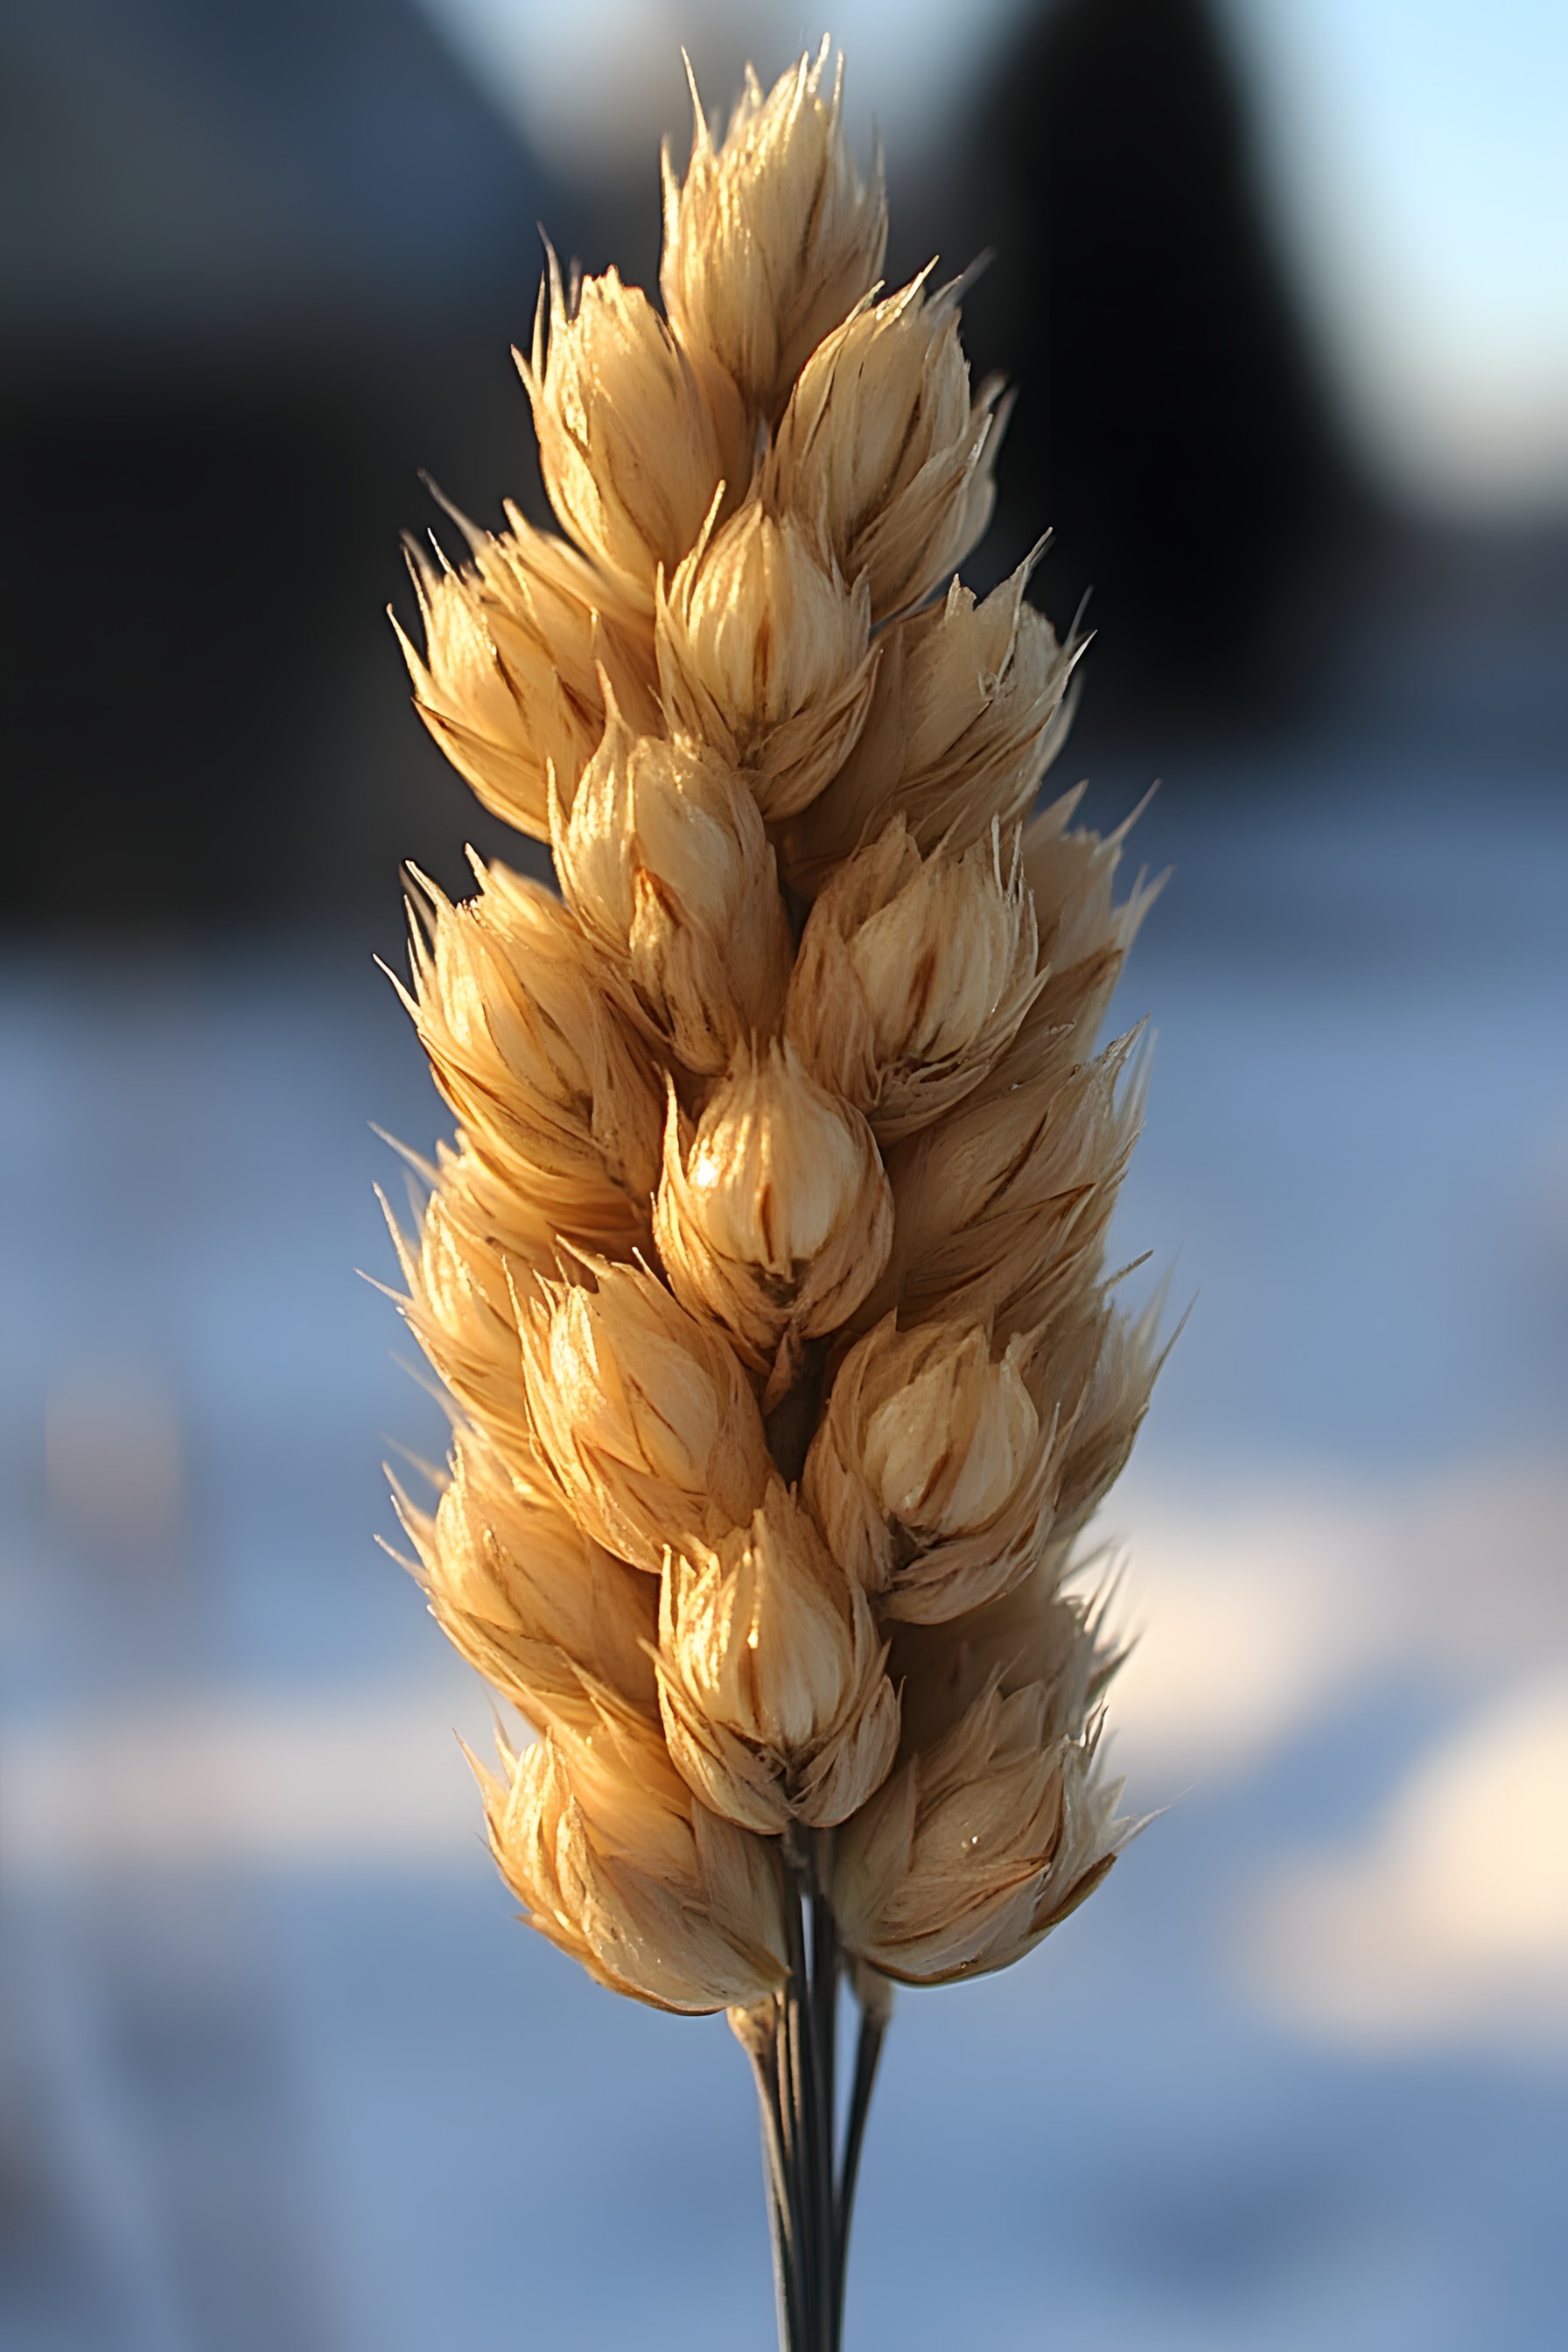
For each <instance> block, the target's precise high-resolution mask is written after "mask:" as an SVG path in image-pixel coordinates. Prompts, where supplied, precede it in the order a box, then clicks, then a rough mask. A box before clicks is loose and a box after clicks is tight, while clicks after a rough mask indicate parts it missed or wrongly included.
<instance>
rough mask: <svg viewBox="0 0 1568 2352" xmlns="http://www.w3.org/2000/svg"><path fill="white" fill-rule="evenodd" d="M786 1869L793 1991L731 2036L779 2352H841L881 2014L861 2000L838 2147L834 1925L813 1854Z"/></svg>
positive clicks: (840, 1960)
mask: <svg viewBox="0 0 1568 2352" xmlns="http://www.w3.org/2000/svg"><path fill="white" fill-rule="evenodd" d="M784 1864H785V1881H786V1888H787V1893H786V1903H785V1925H786V1936H787V1941H788V1948H789V1957H790V1979H789V1983H788V1985H787V1986H786V1987H785V1989H784V1991H783V1992H781V1993H780V1994H778V1995H777V1996H776V1998H775V1999H774V2000H773V2003H772V2004H771V2006H770V2007H769V2008H768V2009H767V2010H766V2011H761V2012H751V2013H749V2014H748V2015H747V2016H746V2017H745V2018H743V2019H738V2020H737V2021H735V2031H736V2032H737V2034H738V2035H739V2036H740V2039H741V2041H742V2043H743V2045H744V2047H745V2049H746V2051H747V2054H748V2055H749V2056H750V2058H751V2060H752V2071H753V2073H754V2074H755V2076H756V2083H757V2095H758V2100H759V2103H760V2105H761V2108H762V2116H763V2158H764V2164H765V2169H766V2173H767V2185H768V2207H769V2221H770V2224H771V2227H772V2231H773V2264H774V2281H775V2288H776V2296H777V2303H778V2321H779V2343H780V2346H781V2352H842V2346H843V2341H844V2305H845V2263H846V2259H847V2252H848V2244H849V2217H850V2210H851V2208H852V2206H853V2203H854V2199H855V2187H856V2182H857V2179H858V2174H859V2168H860V2152H861V2148H862V2146H863V2144H864V2141H865V2135H866V2116H867V2110H868V2106H869V2105H870V2099H871V2091H872V2087H873V2084H874V2083H875V2080H876V2074H877V2064H878V2060H879V2056H880V2053H881V2046H882V2039H883V2035H884V2032H885V2031H886V2026H887V2012H886V2011H885V2010H883V2009H881V2008H880V2007H877V2008H870V2007H868V2006H867V2005H866V2004H865V2003H864V2002H862V2005H861V2019H860V2031H859V2036H858V2043H857V2048H856V2056H855V2073H854V2079H853V2082H852V2084H851V2086H850V2094H849V2101H848V2106H847V2114H846V2117H845V2123H844V2129H843V2134H842V2145H840V2133H839V2130H838V2123H837V2115H838V2103H837V2045H838V2001H839V1997H840V1992H841V1988H842V1983H843V1979H844V1974H845V1959H844V1953H843V1948H842V1946H841V1945H840V1943H839V1940H838V1923H837V1920H836V1919H835V1917H834V1916H833V1909H832V1906H831V1904H830V1903H829V1902H828V1899H827V1896H826V1892H825V1889H824V1887H823V1885H822V1877H821V1874H820V1873H819V1871H818V1869H817V1866H816V1864H817V1855H816V1852H815V1851H813V1850H811V1849H810V1848H807V1847H805V1846H804V1845H801V1844H796V1843H794V1842H793V1841H792V1842H791V1843H790V1844H789V1845H787V1846H786V1849H785V1854H784ZM808 1907H809V1926H808V1919H807V1912H808Z"/></svg>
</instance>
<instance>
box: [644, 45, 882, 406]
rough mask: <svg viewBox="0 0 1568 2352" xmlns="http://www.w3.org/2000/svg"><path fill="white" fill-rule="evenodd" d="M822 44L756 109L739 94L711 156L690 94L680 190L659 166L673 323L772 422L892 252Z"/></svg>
mask: <svg viewBox="0 0 1568 2352" xmlns="http://www.w3.org/2000/svg"><path fill="white" fill-rule="evenodd" d="M829 55H830V52H829V47H828V44H827V43H826V41H824V43H823V45H822V47H821V49H820V50H819V51H818V53H817V55H816V58H809V57H803V58H801V60H800V63H799V64H798V65H797V66H796V67H795V69H794V71H793V72H791V73H787V74H785V75H784V77H783V79H781V80H779V81H778V82H776V83H775V84H774V85H773V89H771V90H770V91H769V92H768V93H767V95H766V96H765V97H764V96H763V90H762V87H761V85H760V83H759V82H758V80H757V78H756V75H755V73H754V72H752V70H751V69H750V68H748V69H747V73H746V88H745V93H744V95H743V97H742V100H741V102H740V104H739V106H738V107H737V108H736V109H735V112H734V115H733V117H732V119H731V123H730V129H729V131H728V134H727V135H726V137H725V139H724V140H723V142H722V143H721V145H720V146H719V147H717V148H715V146H714V144H713V142H712V138H711V136H710V131H709V129H708V124H707V122H706V121H705V120H704V118H703V113H702V109H701V106H700V103H699V101H698V100H697V94H696V90H695V88H693V90H692V103H693V108H694V111H695V114H696V127H695V130H694V132H693V136H692V142H691V160H690V162H689V164H688V166H687V171H686V178H685V181H684V182H683V183H682V182H679V181H678V180H677V178H676V176H675V173H674V170H673V168H672V166H671V163H670V160H669V152H668V148H667V149H666V151H665V157H664V260H663V263H662V266H661V268H660V272H659V283H660V285H661V287H662V289H663V292H664V301H665V308H666V310H668V313H669V318H670V323H671V324H672V326H673V327H674V329H675V331H676V334H677V335H678V336H679V340H680V341H681V343H682V345H683V346H684V347H685V349H686V350H687V351H688V352H689V353H690V354H691V356H692V358H693V359H694V360H695V361H696V362H698V364H699V365H700V366H702V365H704V364H705V363H706V366H707V367H708V368H712V367H717V368H720V369H722V370H723V371H724V373H726V374H727V375H728V376H729V378H730V380H731V383H734V384H735V385H736V386H737V387H738V388H739V390H740V392H741V394H742V397H743V399H744V400H745V401H746V402H747V403H748V404H750V405H751V406H752V408H753V409H755V410H757V411H758V412H759V413H760V414H761V415H763V417H764V418H765V419H767V420H769V421H771V420H772V418H773V415H774V414H775V413H776V411H777V409H778V408H779V406H780V405H781V404H782V403H783V401H784V398H785V396H786V394H787V393H788V391H789V387H790V385H791V384H792V383H794V381H795V376H796V374H797V373H799V371H800V369H801V367H802V366H803V365H804V364H805V361H806V359H807V358H808V357H809V356H810V354H811V352H813V351H815V349H816V345H817V344H818V343H819V342H820V341H821V340H822V338H823V336H824V335H826V333H828V331H830V330H831V329H832V328H834V327H836V326H837V324H838V323H839V321H840V320H842V319H844V318H847V316H848V313H849V312H850V311H851V310H853V309H854V307H855V305H856V303H857V302H858V301H859V299H860V298H861V296H862V295H864V294H865V293H867V292H868V290H869V289H870V288H871V286H872V285H874V283H875V282H876V279H877V278H878V275H879V272H880V269H881V267H882V251H883V247H884V246H885V244H886V242H887V234H888V221H887V206H886V203H885V201H884V198H883V192H882V173H881V165H880V159H879V162H878V167H877V170H876V172H875V173H874V174H873V176H872V179H871V181H870V184H868V185H866V184H862V182H861V179H860V176H859V174H858V172H857V171H856V168H855V163H854V160H853V158H852V157H851V155H850V152H849V145H848V142H847V139H846V137H845V133H844V121H843V78H844V68H843V61H842V59H841V58H834V59H833V60H832V66H833V80H832V87H831V89H830V90H829V91H828V92H827V93H826V95H825V93H824V89H823V81H824V78H825V75H826V71H827V68H828V63H829Z"/></svg>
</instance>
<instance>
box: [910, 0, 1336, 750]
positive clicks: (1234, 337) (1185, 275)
mask: <svg viewBox="0 0 1568 2352" xmlns="http://www.w3.org/2000/svg"><path fill="white" fill-rule="evenodd" d="M959 184H960V186H961V187H962V188H963V189H964V190H966V191H968V192H970V194H969V203H968V206H967V218H966V226H968V228H969V231H970V235H971V240H972V245H973V248H974V249H977V250H979V249H989V251H990V252H991V255H992V258H991V260H990V262H989V265H988V267H987V268H985V269H984V272H983V274H982V275H981V277H980V278H979V280H978V282H977V284H976V285H975V287H974V289H973V292H972V294H971V295H970V298H969V299H968V301H967V303H966V305H965V329H966V339H967V341H968V343H969V347H970V350H971V352H972V355H973V361H974V363H975V365H976V368H977V369H978V370H981V371H984V370H986V369H990V368H995V369H999V370H1000V371H1001V372H1002V373H1004V374H1005V376H1006V377H1007V378H1008V379H1009V381H1010V382H1012V383H1015V384H1016V385H1017V386H1018V387H1019V397H1018V405H1017V410H1016V415H1015V418H1014V421H1013V425H1012V427H1011V429H1010V431H1009V434H1008V437H1007V441H1006V444H1005V446H1004V450H1003V453H1002V459H1001V467H1000V488H1001V505H1002V513H1001V519H1000V529H999V530H998V532H997V534H996V538H997V541H998V545H997V549H996V557H997V560H998V561H999V562H1017V561H1018V559H1019V558H1020V557H1021V556H1022V555H1023V554H1024V553H1025V552H1026V551H1027V548H1028V547H1029V545H1030V544H1031V542H1032V541H1033V539H1034V537H1035V535H1036V533H1037V530H1039V528H1040V527H1041V525H1042V523H1044V522H1046V521H1048V522H1049V523H1050V525H1051V527H1052V530H1053V541H1052V546H1051V551H1050V555H1049V558H1048V560H1047V567H1046V570H1045V572H1044V573H1043V574H1042V589H1045V588H1046V587H1047V583H1048V593H1046V594H1045V595H1044V596H1043V601H1046V602H1047V603H1048V604H1049V605H1050V608H1051V610H1052V611H1053V613H1054V614H1057V615H1058V621H1059V620H1065V619H1066V618H1068V617H1069V616H1070V614H1071V613H1072V612H1073V610H1074V609H1075V608H1076V606H1077V605H1078V604H1079V600H1080V599H1081V598H1082V597H1083V596H1084V595H1085V594H1086V593H1089V591H1090V590H1092V592H1093V593H1092V597H1091V600H1090V604H1089V622H1090V623H1091V625H1093V626H1094V627H1095V629H1096V630H1097V632H1098V633H1099V638H1098V642H1097V644H1096V647H1095V655H1094V687H1093V693H1092V698H1091V706H1090V708H1089V709H1088V710H1086V713H1085V718H1086V721H1087V726H1088V730H1089V732H1090V733H1093V734H1103V733H1104V732H1105V731H1106V730H1107V727H1108V725H1109V723H1110V722H1109V721H1108V720H1107V719H1106V718H1105V717H1104V716H1103V714H1106V713H1110V714H1112V717H1113V719H1114V721H1115V724H1116V725H1117V727H1118V728H1120V729H1121V730H1133V731H1147V730H1151V729H1152V728H1153V729H1158V728H1159V727H1161V726H1168V725H1170V724H1172V723H1174V722H1175V721H1177V720H1178V719H1198V720H1200V721H1205V722H1207V721H1211V720H1212V719H1213V717H1214V716H1215V713H1216V712H1222V713H1224V714H1226V716H1227V717H1228V718H1229V719H1231V720H1232V721H1234V720H1235V719H1237V718H1239V717H1243V716H1245V717H1247V718H1252V719H1256V718H1257V717H1258V716H1259V715H1261V714H1262V713H1264V712H1267V711H1268V710H1269V709H1272V708H1274V707H1276V706H1278V704H1279V700H1280V698H1281V697H1282V696H1283V695H1285V694H1287V693H1288V692H1289V689H1290V687H1291V685H1292V684H1293V680H1292V677H1291V672H1290V664H1289V646H1290V643H1291V642H1292V633H1291V632H1290V630H1289V625H1288V621H1289V615H1291V614H1292V612H1293V610H1294V608H1295V607H1296V606H1297V605H1298V604H1299V602H1300V597H1301V594H1302V593H1303V590H1304V589H1310V585H1311V583H1313V581H1314V578H1315V576H1316V573H1317V571H1318V568H1319V566H1321V563H1322V562H1324V560H1325V558H1326V557H1327V556H1328V555H1329V554H1330V552H1331V551H1332V550H1333V549H1335V547H1336V546H1337V545H1340V544H1342V541H1343V540H1344V538H1345V535H1346V533H1347V531H1348V530H1349V528H1350V526H1351V525H1352V522H1353V521H1354V520H1355V519H1356V518H1357V514H1358V509H1361V507H1362V506H1363V494H1362V493H1361V492H1360V490H1359V488H1358V487H1357V486H1356V485H1355V484H1354V483H1353V481H1352V471H1351V467H1350V465H1349V462H1348V460H1347V458H1346V457H1345V455H1344V454H1343V450H1342V444H1341V440H1340V436H1339V435H1338V433H1337V431H1336V429H1335V426H1334V424H1333V421H1332V419H1331V415H1330V413H1329V409H1328V406H1327V404H1326V402H1325V399H1324V397H1323V393H1322V389H1321V384H1320V383H1319V380H1318V375H1317V370H1316V367H1315V364H1314V362H1313V359H1312V356H1311V354H1310V352H1309V349H1308V346H1307V341H1306V337H1305V335H1304V333H1303V331H1302V329H1301V326H1300V321H1299V320H1298V318H1297V316H1296V313H1295V309H1294V305H1293V302H1292V300H1291V297H1290V294H1289V289H1288V288H1287V285H1286V283H1285V279H1284V277H1283V273H1282V271H1281V269H1280V267H1279V257H1278V256H1277V254H1276V253H1275V251H1274V249H1273V246H1272V241H1271V239H1270V236H1269V234H1268V228H1267V226H1266V224H1265V217H1264V212H1263V207H1262V205H1261V202H1260V191H1259V186H1258V177H1257V174H1256V173H1255V170H1254V166H1253V159H1252V155H1251V152H1250V145H1249V141H1248V137H1247V124H1246V122H1245V121H1244V118H1243V109H1242V100H1241V95H1240V91H1239V89H1238V87H1237V80H1236V77H1235V74H1234V72H1233V71H1232V68H1231V66H1230V63H1229V60H1228V58H1227V57H1226V53H1225V49H1224V47H1223V44H1222V42H1221V40H1220V37H1219V35H1218V33H1217V31H1216V28H1215V25H1214V23H1213V20H1212V16H1211V12H1210V10H1209V8H1208V6H1207V5H1205V0H1065V5H1059V6H1054V7H1047V8H1046V9H1044V10H1041V11H1038V12H1037V14H1036V15H1035V16H1034V17H1033V19H1032V21H1030V22H1029V23H1028V24H1027V25H1026V26H1025V27H1024V28H1023V29H1022V31H1021V33H1020V35H1019V37H1017V38H1016V40H1015V41H1014V43H1013V44H1012V45H1011V47H1010V48H1009V49H1008V51H1007V52H1006V54H1005V55H1004V57H1003V58H1001V59H1000V60H999V62H998V65H997V67H996V69H995V71H994V74H993V76H992V79H991V83H990V86H989V88H988V89H987V90H986V91H985V92H984V96H983V99H982V101H981V104H980V106H979V108H978V110H977V111H976V113H975V116H974V118H973V121H972V122H971V124H970V126H969V135H968V141H967V154H966V156H965V160H964V166H963V171H962V173H961V174H960V180H959ZM949 249H950V250H951V249H952V248H951V247H950V248H949ZM1037 593H1039V592H1037ZM1080 748H1081V747H1080Z"/></svg>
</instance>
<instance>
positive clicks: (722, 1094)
mask: <svg viewBox="0 0 1568 2352" xmlns="http://www.w3.org/2000/svg"><path fill="white" fill-rule="evenodd" d="M654 1234H655V1238H656V1240H657V1241H658V1248H659V1255H661V1257H662V1258H663V1260H664V1263H665V1266H666V1268H667V1270H668V1275H669V1279H670V1284H671V1286H672V1287H673V1289H674V1291H675V1294H676V1297H678V1298H679V1299H681V1300H683V1301H684V1302H685V1304H686V1305H687V1306H688V1307H690V1309H691V1311H692V1313H693V1314H695V1315H707V1316H711V1317H712V1318H714V1320H715V1321H716V1322H719V1323H721V1324H722V1325H723V1327H724V1328H725V1329H726V1330H727V1331H728V1332H729V1333H730V1335H731V1339H733V1341H734V1343H735V1345H736V1347H737V1348H738V1349H739V1350H740V1352H741V1354H742V1356H743V1357H744V1359H745V1360H746V1361H747V1362H748V1363H749V1364H751V1365H752V1367H753V1369H754V1370H758V1371H763V1370H769V1369H770V1368H771V1367H775V1365H776V1368H777V1376H778V1383H779V1384H780V1385H782V1386H787V1384H788V1374H789V1368H790V1360H791V1357H792V1354H793V1351H794V1350H795V1348H796V1347H797V1346H798V1343H799V1342H800V1341H801V1340H803V1339H816V1338H819V1337H820V1336H822V1335H823V1334H825V1333H826V1332H829V1331H835V1330H837V1328H839V1326H840V1325H841V1324H843V1323H845V1322H847V1320H848V1318H849V1317H850V1316H851V1315H852V1314H853V1313H854V1312H855V1309H856V1308H857V1307H858V1306H859V1304H860V1302H861V1300H862V1299H863V1298H864V1297H866V1295H867V1293H868V1291H869V1290H870V1289H871V1287H872V1286H873V1285H874V1284H875V1282H876V1280H877V1278H878V1276H879V1274H880V1273H881V1270H882V1268H883V1266H884V1265H885V1264H886V1263H887V1258H888V1252H889V1248H890V1247H891V1245H892V1238H893V1215H892V1202H891V1196H890V1194H889V1190H888V1180H887V1177H886V1176H885V1175H884V1173H883V1171H882V1162H881V1160H880V1157H879V1154H878V1150H877V1146H876V1142H875V1139H873V1137H872V1134H871V1130H870V1129H869V1128H868V1126H867V1124H866V1122H865V1120H864V1119H863V1118H861V1116H860V1114H859V1112H858V1110H856V1109H855V1108H853V1107H852V1106H851V1105H850V1104H848V1103H847V1102H844V1101H843V1100H841V1099H840V1097H837V1095H832V1094H829V1093H828V1092H827V1090H826V1087H820V1086H818V1084H817V1082H816V1079H815V1078H813V1077H812V1076H810V1075H809V1074H808V1073H807V1072H806V1071H805V1069H804V1068H803V1067H802V1066H801V1063H800V1060H799V1057H798V1056H797V1055H796V1054H795V1051H794V1049H793V1048H792V1047H791V1046H789V1045H777V1044H774V1045H770V1046H769V1047H768V1049H767V1051H766V1052H765V1053H764V1054H763V1055H760V1056H755V1057H753V1056H752V1055H751V1054H749V1053H748V1054H745V1055H742V1057H741V1058H740V1059H739V1060H738V1061H737V1062H736V1064H735V1066H733V1067H732V1068H731V1071H730V1073H729V1075H728V1076H727V1077H726V1078H725V1080H724V1082H723V1084H722V1085H721V1086H720V1087H716V1088H715V1090H714V1092H713V1094H712V1096H711V1097H710V1100H709V1103H708V1107H707V1108H706V1109H705V1110H704V1112H703V1114H702V1117H701V1118H700V1121H699V1123H698V1126H697V1129H696V1132H695V1134H694V1135H692V1136H691V1137H690V1139H689V1140H684V1139H683V1137H682V1132H681V1127H680V1122H679V1116H678V1113H677V1109H676V1106H675V1104H674V1102H673V1100H672V1102H671V1105H670V1115H669V1120H668V1125H667V1127H666V1129H665V1142H664V1181H663V1182H662V1183H661V1184H660V1186H659V1190H658V1202H657V1204H656V1207H655V1210H654Z"/></svg>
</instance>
